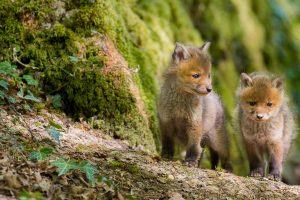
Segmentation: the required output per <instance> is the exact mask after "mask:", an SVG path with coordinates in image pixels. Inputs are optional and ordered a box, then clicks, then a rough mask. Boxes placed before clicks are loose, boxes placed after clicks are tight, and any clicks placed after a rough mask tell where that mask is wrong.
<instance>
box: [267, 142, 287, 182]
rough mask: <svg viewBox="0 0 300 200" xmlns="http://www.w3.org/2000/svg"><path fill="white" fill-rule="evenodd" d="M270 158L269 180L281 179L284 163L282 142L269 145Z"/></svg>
mask: <svg viewBox="0 0 300 200" xmlns="http://www.w3.org/2000/svg"><path fill="white" fill-rule="evenodd" d="M268 151H269V156H270V163H269V178H271V179H274V180H280V179H281V172H282V162H283V144H282V141H277V142H273V143H270V144H268Z"/></svg>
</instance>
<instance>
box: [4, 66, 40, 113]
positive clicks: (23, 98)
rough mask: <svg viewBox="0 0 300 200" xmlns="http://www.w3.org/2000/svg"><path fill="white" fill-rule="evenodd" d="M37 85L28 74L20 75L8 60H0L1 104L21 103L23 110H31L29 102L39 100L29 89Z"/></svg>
mask: <svg viewBox="0 0 300 200" xmlns="http://www.w3.org/2000/svg"><path fill="white" fill-rule="evenodd" d="M37 86H38V80H35V79H34V78H33V77H32V76H31V75H29V74H23V75H20V74H19V72H18V70H17V66H16V65H12V64H11V63H10V62H9V61H3V62H0V100H1V103H2V104H5V103H6V102H8V103H9V104H15V103H21V104H22V105H23V108H24V109H25V110H31V107H30V105H29V104H28V103H29V102H40V100H39V99H38V98H37V97H35V96H34V94H33V93H32V91H31V89H34V87H37Z"/></svg>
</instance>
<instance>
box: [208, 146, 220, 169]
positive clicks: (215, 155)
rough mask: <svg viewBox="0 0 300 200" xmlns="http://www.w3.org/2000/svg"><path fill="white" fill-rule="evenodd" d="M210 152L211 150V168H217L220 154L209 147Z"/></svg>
mask: <svg viewBox="0 0 300 200" xmlns="http://www.w3.org/2000/svg"><path fill="white" fill-rule="evenodd" d="M209 152H210V164H211V169H213V170H215V169H216V168H217V167H218V162H219V154H218V153H217V152H216V151H215V150H213V149H212V148H209Z"/></svg>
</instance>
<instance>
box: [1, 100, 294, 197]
mask: <svg viewBox="0 0 300 200" xmlns="http://www.w3.org/2000/svg"><path fill="white" fill-rule="evenodd" d="M49 127H55V128H56V129H57V130H58V131H59V132H60V134H61V135H60V139H59V142H58V141H55V140H54V139H53V137H51V136H50V135H49V133H48V131H47V128H49ZM42 147H48V148H52V149H54V151H53V153H52V154H51V155H49V156H48V157H47V158H45V159H44V160H40V161H32V160H30V159H29V157H30V154H31V152H32V151H36V150H38V149H40V148H42ZM60 157H63V158H64V159H66V160H68V159H73V160H77V161H87V162H89V163H90V164H92V165H93V166H96V167H97V172H96V173H95V183H94V185H93V184H91V183H89V182H88V180H87V177H86V175H85V174H84V173H83V172H82V171H80V170H76V169H75V170H70V171H68V172H67V173H65V174H63V175H61V176H58V170H57V168H56V167H55V166H53V165H52V164H51V163H52V162H53V161H55V160H57V159H58V158H60ZM299 198H300V187H299V186H288V185H285V184H284V183H281V182H275V181H272V180H268V179H255V178H249V177H239V176H235V175H234V174H230V173H225V172H222V171H212V170H208V169H199V168H190V167H187V166H184V165H182V164H181V162H180V161H164V160H161V159H160V157H159V156H157V155H153V154H151V153H149V152H147V151H145V150H144V148H143V147H142V146H138V147H135V148H132V147H129V146H128V143H127V142H126V141H120V140H117V139H114V138H111V137H110V136H109V135H107V134H104V133H102V132H101V131H100V130H96V129H93V128H91V126H90V125H89V124H88V123H87V122H85V121H81V122H74V121H73V120H72V119H70V118H69V117H67V116H66V115H64V114H62V113H58V112H56V111H55V112H54V111H52V112H49V111H48V110H42V111H41V112H39V113H34V114H31V113H16V112H15V111H13V110H10V109H9V108H8V107H4V106H3V107H2V108H1V111H0V199H119V200H123V199H172V200H180V199H224V200H225V199H227V200H228V199H299Z"/></svg>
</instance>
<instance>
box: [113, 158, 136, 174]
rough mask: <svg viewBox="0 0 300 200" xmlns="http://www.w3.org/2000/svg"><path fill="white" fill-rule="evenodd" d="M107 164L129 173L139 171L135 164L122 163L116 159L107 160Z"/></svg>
mask: <svg viewBox="0 0 300 200" xmlns="http://www.w3.org/2000/svg"><path fill="white" fill-rule="evenodd" d="M108 166H109V167H110V168H112V169H123V170H125V171H127V172H129V173H131V174H138V173H139V172H140V171H141V169H140V168H139V167H138V166H137V165H135V164H129V163H123V162H121V161H118V160H109V161H108Z"/></svg>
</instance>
